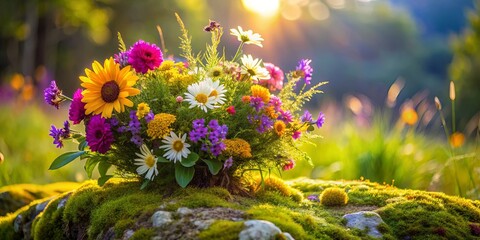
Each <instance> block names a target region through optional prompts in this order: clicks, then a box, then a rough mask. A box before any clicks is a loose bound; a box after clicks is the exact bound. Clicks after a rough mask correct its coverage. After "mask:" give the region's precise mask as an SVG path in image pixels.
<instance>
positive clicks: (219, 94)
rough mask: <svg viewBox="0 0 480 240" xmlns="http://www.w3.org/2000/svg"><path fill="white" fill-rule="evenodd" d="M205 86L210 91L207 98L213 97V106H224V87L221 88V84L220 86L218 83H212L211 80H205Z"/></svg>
mask: <svg viewBox="0 0 480 240" xmlns="http://www.w3.org/2000/svg"><path fill="white" fill-rule="evenodd" d="M205 81H206V84H207V85H209V86H210V87H211V88H212V90H211V92H210V94H209V95H208V96H209V97H215V98H214V99H213V103H212V104H213V105H215V104H217V103H218V104H224V103H225V93H226V92H227V90H226V89H225V86H223V85H222V84H220V81H218V80H217V81H213V80H212V79H211V78H207V79H206V80H205ZM214 107H218V106H214Z"/></svg>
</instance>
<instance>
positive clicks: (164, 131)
mask: <svg viewBox="0 0 480 240" xmlns="http://www.w3.org/2000/svg"><path fill="white" fill-rule="evenodd" d="M175 120H176V117H175V116H174V115H172V114H168V113H159V114H155V117H154V118H153V120H152V121H150V122H149V123H148V125H147V135H148V136H149V137H151V138H152V139H155V138H163V137H165V136H167V135H168V134H169V133H170V131H172V129H171V128H170V125H171V124H172V123H174V122H175Z"/></svg>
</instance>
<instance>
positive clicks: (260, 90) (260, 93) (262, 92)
mask: <svg viewBox="0 0 480 240" xmlns="http://www.w3.org/2000/svg"><path fill="white" fill-rule="evenodd" d="M250 90H251V91H252V97H260V98H262V100H263V102H264V103H268V101H270V91H268V89H267V88H265V87H262V86H260V85H253V86H252V87H251V88H250Z"/></svg>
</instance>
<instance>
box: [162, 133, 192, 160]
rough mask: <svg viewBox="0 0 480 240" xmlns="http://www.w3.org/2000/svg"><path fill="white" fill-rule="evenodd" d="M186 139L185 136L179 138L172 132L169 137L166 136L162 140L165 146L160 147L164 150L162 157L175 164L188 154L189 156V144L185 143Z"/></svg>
mask: <svg viewBox="0 0 480 240" xmlns="http://www.w3.org/2000/svg"><path fill="white" fill-rule="evenodd" d="M186 138H187V134H186V133H185V134H183V136H182V137H181V138H180V137H179V136H177V134H175V133H174V132H170V136H166V137H165V139H164V140H162V142H163V143H165V145H162V146H160V148H163V149H164V150H165V154H163V156H164V157H165V158H167V159H168V160H170V161H173V162H177V160H178V161H181V160H182V158H186V157H187V156H188V154H190V150H189V149H188V147H190V144H188V143H186V142H185V139H186Z"/></svg>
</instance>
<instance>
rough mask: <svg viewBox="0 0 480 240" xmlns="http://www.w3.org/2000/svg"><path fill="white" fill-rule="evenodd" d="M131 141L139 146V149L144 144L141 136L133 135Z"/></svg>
mask: <svg viewBox="0 0 480 240" xmlns="http://www.w3.org/2000/svg"><path fill="white" fill-rule="evenodd" d="M130 141H131V142H133V143H134V144H135V145H137V147H141V146H142V144H143V139H142V137H140V135H133V136H132V138H130Z"/></svg>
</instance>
